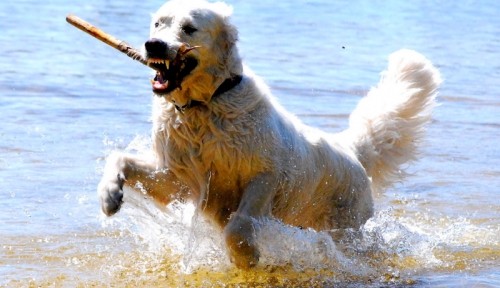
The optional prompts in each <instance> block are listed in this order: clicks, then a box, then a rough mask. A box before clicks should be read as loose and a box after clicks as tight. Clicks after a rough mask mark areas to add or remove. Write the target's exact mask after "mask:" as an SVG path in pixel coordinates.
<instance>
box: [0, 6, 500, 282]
mask: <svg viewBox="0 0 500 288" xmlns="http://www.w3.org/2000/svg"><path fill="white" fill-rule="evenodd" d="M129 2H130V5H127V3H129ZM143 2H144V3H141V5H140V6H138V5H137V3H136V2H134V3H132V1H120V3H119V4H118V3H113V2H111V1H95V0H87V1H72V2H71V3H68V2H67V1H62V0H54V1H48V2H40V1H32V0H24V1H16V2H9V1H3V2H2V3H0V18H1V19H2V21H0V31H2V33H0V41H1V43H2V45H0V65H1V67H2V69H0V107H1V112H2V113H0V123H2V125H1V129H0V187H1V188H0V223H2V225H1V226H0V286H7V287H16V286H20V287H26V286H33V287H37V286H42V287H47V286H56V287H60V286H69V287H74V286H78V287H86V286H105V285H110V284H111V285H114V286H120V287H121V286H139V285H140V286H154V285H156V286H163V287H165V286H167V287H175V286H205V287H206V286H238V285H239V286H244V287H245V286H247V287H248V286H249V287H253V286H258V285H261V286H268V287H273V286H278V287H279V286H281V287H284V286H286V287H290V286H316V287H329V286H336V285H338V286H353V287H364V286H380V285H394V286H405V285H413V286H417V287H418V286H432V287H440V286H441V287H445V286H468V287H470V286H479V287H495V286H500V268H499V267H500V259H499V257H500V244H499V239H500V202H499V201H498V196H499V195H500V193H499V192H500V191H499V188H498V187H499V186H500V166H499V164H498V163H500V148H498V143H499V139H500V136H499V135H500V100H499V99H500V98H499V96H500V49H498V48H499V47H500V40H499V39H500V20H499V18H498V15H499V14H500V5H499V4H498V3H497V2H496V1H482V2H481V4H477V3H476V2H473V1H460V2H444V3H440V2H439V1H417V2H415V1H413V2H415V3H413V2H408V3H403V2H401V1H383V2H375V1H354V2H353V1H335V2H332V1H324V0H317V1H309V2H299V1H297V2H299V3H292V2H285V1H281V2H276V1H275V2H276V3H272V4H271V3H270V2H269V1H231V2H230V3H231V4H232V5H233V6H234V9H235V12H234V16H233V21H234V23H235V24H236V25H237V26H238V27H239V29H240V49H241V55H242V56H243V57H244V59H245V61H246V63H247V64H248V65H249V66H250V67H251V68H252V69H253V70H254V71H255V72H256V73H257V74H259V75H261V76H262V77H263V78H264V79H265V80H266V81H267V83H268V84H269V85H270V86H271V88H272V90H273V91H274V93H275V95H276V96H277V97H278V98H279V100H280V101H281V102H282V103H283V104H284V106H285V107H286V108H287V109H289V110H291V111H293V112H294V113H296V114H297V115H299V116H300V118H301V119H303V120H304V121H305V122H306V123H308V124H311V125H314V126H317V127H321V128H322V129H325V130H327V131H330V132H336V131H340V130H342V129H343V128H344V127H345V126H346V125H347V117H348V115H349V112H350V111H351V110H352V109H353V108H354V106H355V104H356V102H357V101H358V100H359V99H360V97H361V96H362V95H363V94H364V93H366V91H367V90H368V89H369V88H370V86H372V85H375V84H376V83H377V81H378V77H379V72H380V71H381V70H382V69H384V67H385V65H386V58H387V55H388V54H390V53H391V52H392V51H394V50H397V49H399V48H403V47H406V48H412V49H416V50H418V51H420V52H422V53H423V54H425V55H426V56H428V57H429V58H430V59H431V60H432V61H433V62H435V63H436V65H437V66H438V67H439V69H440V70H441V72H442V74H443V77H444V79H445V82H444V84H443V86H442V89H441V93H440V103H441V106H439V107H438V108H437V109H436V113H435V117H434V120H433V122H432V123H431V125H430V126H429V128H428V133H427V140H426V142H425V145H424V147H423V149H422V155H421V160H420V161H418V162H417V163H415V164H413V165H411V166H410V167H409V171H410V172H411V174H412V176H411V177H409V178H407V179H406V180H405V181H404V182H403V183H399V184H398V185H396V186H395V187H393V188H392V189H390V190H389V191H387V192H386V193H384V194H383V195H379V196H378V197H377V203H376V206H377V213H376V215H375V216H374V217H373V218H372V219H370V220H369V221H368V222H367V224H366V225H365V226H364V227H363V229H362V231H361V233H358V234H353V235H350V241H345V243H337V244H335V243H333V242H332V241H331V240H330V238H329V237H328V235H326V234H325V233H318V232H315V231H310V230H300V229H298V228H294V227H287V226H284V225H281V224H280V223H274V222H270V223H258V224H259V227H260V228H259V229H258V239H259V240H258V241H259V246H260V248H261V250H262V251H263V253H262V254H263V259H262V264H261V266H260V267H258V268H257V269H255V271H252V272H247V273H244V272H241V271H238V270H236V269H234V268H232V267H231V265H230V264H229V262H228V260H227V257H226V255H225V252H224V250H223V246H222V244H221V239H220V238H218V236H217V235H218V234H217V233H216V231H213V229H212V228H211V227H210V226H209V225H208V224H206V223H204V222H203V219H201V218H200V217H197V216H196V213H195V211H194V209H193V208H192V207H191V206H186V205H182V204H175V205H172V206H171V207H168V209H166V210H165V211H160V210H159V209H157V208H156V207H155V206H154V205H151V204H149V203H144V201H141V200H138V199H135V198H134V197H132V196H130V195H127V196H126V197H127V204H126V205H125V206H124V209H123V211H121V212H120V213H119V214H118V215H116V216H115V217H112V218H105V217H103V216H102V215H101V214H100V211H99V204H98V201H97V197H96V192H95V190H96V186H97V183H98V181H99V178H100V174H101V172H102V167H103V163H104V162H103V159H104V157H105V156H106V155H107V154H108V153H109V152H110V151H111V150H113V149H128V150H130V151H137V152H139V153H145V151H147V147H148V145H149V143H148V135H149V129H150V123H149V120H148V117H149V112H150V101H151V97H152V96H151V95H150V93H149V89H150V85H149V80H148V79H149V77H150V72H149V71H148V70H147V69H145V68H144V67H142V66H141V64H136V63H133V62H132V61H130V60H129V59H127V58H126V57H125V56H121V55H118V53H117V52H115V51H113V50H112V49H111V48H109V47H106V46H105V45H104V44H101V43H98V42H97V41H96V40H93V39H91V38H89V37H88V36H86V35H84V34H83V33H81V32H79V31H77V30H76V29H74V28H73V27H71V26H70V25H68V24H67V23H66V22H65V20H64V18H65V16H66V14H68V13H69V12H73V13H75V14H77V15H79V16H80V17H82V18H84V19H86V20H88V21H90V22H91V23H93V24H95V25H97V26H99V27H101V28H103V29H104V30H106V31H108V32H109V33H111V34H113V35H116V36H117V37H119V38H122V39H124V40H126V41H127V42H129V43H130V44H132V45H134V46H140V45H141V44H142V42H143V41H145V39H146V37H147V34H148V25H149V14H150V12H153V11H154V10H155V9H156V8H157V7H159V6H160V5H161V3H162V2H161V1H143ZM193 219H194V221H193Z"/></svg>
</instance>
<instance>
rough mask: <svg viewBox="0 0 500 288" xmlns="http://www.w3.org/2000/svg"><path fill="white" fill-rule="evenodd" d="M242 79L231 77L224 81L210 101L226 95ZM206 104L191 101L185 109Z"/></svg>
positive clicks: (241, 77) (239, 76) (238, 76)
mask: <svg viewBox="0 0 500 288" xmlns="http://www.w3.org/2000/svg"><path fill="white" fill-rule="evenodd" d="M242 79H243V76H241V75H232V76H231V77H230V78H227V79H226V80H224V82H222V84H220V85H219V87H218V88H217V89H216V90H215V92H214V94H213V95H212V97H211V98H210V101H213V100H214V99H215V98H217V97H218V96H220V95H222V94H224V93H226V92H227V91H229V90H231V89H233V88H234V87H236V86H237V85H238V84H240V82H241V80H242ZM206 104H207V103H204V102H202V101H197V100H191V103H190V104H189V106H188V107H186V108H193V107H197V106H201V105H206ZM175 108H176V109H177V110H179V109H180V108H178V107H177V106H176V107H175Z"/></svg>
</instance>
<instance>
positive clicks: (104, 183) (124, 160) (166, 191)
mask: <svg viewBox="0 0 500 288" xmlns="http://www.w3.org/2000/svg"><path fill="white" fill-rule="evenodd" d="M138 183H140V186H141V188H142V189H144V191H143V192H145V193H146V194H147V195H149V196H150V197H152V198H153V199H154V200H155V201H156V202H157V203H158V204H160V205H166V204H168V203H169V202H171V201H172V200H173V197H172V194H173V193H175V192H177V191H180V190H181V185H180V183H179V181H178V180H177V178H176V177H175V176H174V175H173V173H172V172H170V171H169V170H157V168H156V164H155V163H153V162H150V161H147V160H145V159H143V158H140V157H138V156H135V155H131V154H125V153H120V152H114V153H113V154H111V155H110V156H109V157H108V158H107V160H106V165H105V167H104V174H103V176H102V179H101V181H100V183H99V185H98V187H97V191H98V194H99V198H100V200H101V208H102V211H103V212H104V214H106V215H108V216H111V215H113V214H115V213H116V212H118V210H120V207H121V204H122V202H123V186H124V185H128V186H130V187H132V188H133V187H135V186H136V185H137V184H138Z"/></svg>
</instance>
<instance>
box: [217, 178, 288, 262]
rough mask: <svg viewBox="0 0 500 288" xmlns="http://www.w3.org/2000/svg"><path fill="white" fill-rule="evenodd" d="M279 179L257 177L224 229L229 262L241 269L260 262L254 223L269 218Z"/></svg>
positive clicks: (248, 187)
mask: <svg viewBox="0 0 500 288" xmlns="http://www.w3.org/2000/svg"><path fill="white" fill-rule="evenodd" d="M277 183H278V179H277V177H276V176H275V175H274V174H272V173H269V174H259V175H258V176H256V177H255V178H254V179H252V181H250V183H249V184H248V185H247V187H246V188H245V191H244V193H243V196H242V199H241V202H240V204H239V206H238V209H237V211H236V212H235V213H234V214H233V215H232V216H231V219H230V220H229V222H228V224H227V225H226V227H225V228H224V237H225V240H226V245H227V248H228V252H229V256H230V257H231V262H233V263H234V264H235V265H236V267H238V268H241V269H249V268H251V267H253V266H255V265H257V263H258V262H259V256H260V255H259V251H258V249H257V247H256V243H255V227H254V224H255V222H254V220H255V219H256V218H261V217H270V216H271V206H272V200H273V198H274V195H275V193H276V189H277Z"/></svg>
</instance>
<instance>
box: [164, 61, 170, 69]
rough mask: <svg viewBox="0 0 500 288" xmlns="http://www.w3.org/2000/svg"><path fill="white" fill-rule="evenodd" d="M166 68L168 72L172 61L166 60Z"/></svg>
mask: <svg viewBox="0 0 500 288" xmlns="http://www.w3.org/2000/svg"><path fill="white" fill-rule="evenodd" d="M165 67H167V70H168V68H169V67H170V61H168V60H165Z"/></svg>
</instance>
